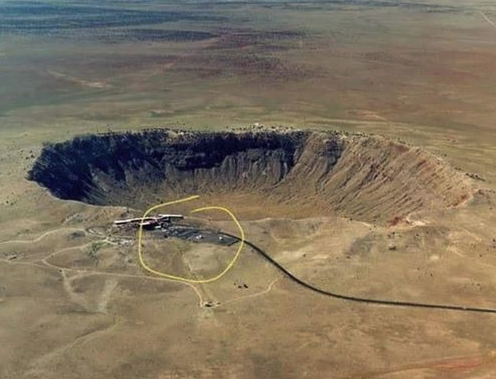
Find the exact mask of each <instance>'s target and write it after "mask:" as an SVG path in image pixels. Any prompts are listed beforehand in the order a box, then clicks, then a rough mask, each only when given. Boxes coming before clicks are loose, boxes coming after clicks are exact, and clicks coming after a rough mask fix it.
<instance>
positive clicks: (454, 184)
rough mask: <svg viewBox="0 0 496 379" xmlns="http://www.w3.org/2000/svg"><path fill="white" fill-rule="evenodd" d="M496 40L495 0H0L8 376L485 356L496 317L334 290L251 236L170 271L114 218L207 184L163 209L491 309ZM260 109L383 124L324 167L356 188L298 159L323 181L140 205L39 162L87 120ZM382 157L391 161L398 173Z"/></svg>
mask: <svg viewBox="0 0 496 379" xmlns="http://www.w3.org/2000/svg"><path fill="white" fill-rule="evenodd" d="M495 58H496V7H495V6H494V5H493V4H491V3H490V2H488V1H482V0H477V1H470V2H467V3H464V2H457V1H454V0H425V1H423V2H422V1H416V0H404V1H393V0H391V1H389V0H384V1H366V0H353V1H325V2H321V1H276V0H274V1H263V0H261V1H250V2H243V1H184V2H182V1H153V0H146V1H117V0H110V1H100V2H97V1H94V0H87V1H83V0H80V1H72V0H71V1H55V0H52V1H41V0H40V1H29V2H27V1H23V2H21V1H5V0H0V377H1V378H8V379H10V378H15V379H17V378H22V379H28V378H29V379H34V378H40V379H45V378H48V379H51V378H64V379H65V378H67V379H72V378H95V379H100V378H101V379H104V378H116V379H117V378H119V379H120V378H147V379H148V378H149V379H152V378H153V379H166V378H241V379H248V378H271V379H272V378H384V379H386V378H388V379H392V378H450V379H451V378H455V379H457V378H480V379H482V378H492V377H494V376H495V375H496V315H494V314H481V313H475V312H461V311H449V310H438V309H415V308H404V307H390V306H378V305H373V304H360V303H352V302H347V301H341V300H337V299H331V298H328V297H325V296H320V295H318V294H315V293H312V292H311V291H308V290H307V289H305V288H302V287H301V286H298V285H297V284H295V283H294V282H291V281H290V280H288V278H287V277H285V276H284V275H282V273H281V272H280V271H278V270H277V269H276V268H275V267H273V266H272V265H270V264H269V263H268V262H267V261H266V260H264V259H263V258H262V257H261V256H259V255H257V254H256V253H255V252H254V251H253V250H252V249H250V248H248V247H247V248H246V249H245V250H243V252H242V254H241V256H240V259H239V260H238V261H237V262H236V265H235V266H234V267H233V269H232V270H231V271H229V273H228V274H227V275H226V276H225V277H223V278H222V279H221V280H219V281H216V282H214V283H210V284H197V285H195V284H184V283H177V282H172V281H167V280H160V279H159V278H157V277H154V276H153V275H151V274H149V273H147V272H146V271H144V270H143V268H142V267H141V266H140V265H139V263H138V257H137V244H136V240H135V237H136V236H135V232H134V231H129V232H125V231H117V230H116V229H115V228H112V222H113V221H114V220H115V219H117V218H120V217H123V216H126V215H134V216H140V215H141V214H142V213H143V212H144V211H145V209H144V206H145V204H152V203H154V202H156V201H157V202H159V201H165V200H168V199H172V198H174V197H179V196H183V195H185V194H186V193H187V194H199V195H200V196H201V198H200V199H199V200H197V201H195V204H187V205H184V206H182V207H177V208H171V209H170V211H171V212H185V213H186V212H187V211H188V210H190V209H192V208H194V207H197V206H203V205H223V206H228V207H229V208H230V209H231V210H232V211H233V212H234V213H235V214H236V215H237V216H238V217H239V219H240V220H241V224H242V225H243V228H244V230H245V232H246V236H247V239H249V240H250V241H252V242H253V243H255V244H256V245H257V246H259V247H261V248H263V249H264V250H265V251H266V252H267V253H268V254H270V255H271V256H272V257H273V258H274V259H275V260H276V261H278V262H280V263H281V264H282V265H284V266H285V267H287V268H288V269H289V270H291V271H292V272H293V273H295V274H296V275H298V276H299V277H301V278H302V279H304V280H306V281H308V282H310V283H312V284H314V285H315V286H318V287H319V288H323V289H326V290H328V291H334V292H338V293H343V294H348V295H353V296H360V297H369V298H375V299H394V300H402V301H410V302H422V303H432V304H453V305H460V306H467V307H481V308H496V298H495V297H494V293H495V289H496V274H495V272H496V270H495V269H496V213H495V211H494V207H495V201H496V194H495V192H494V191H495V190H496V166H495V162H496V147H495V146H496V125H495V120H496V107H495V106H494V104H495V101H494V100H495V97H496V96H495V95H496V86H495V85H494V84H495V83H496V59H495ZM255 123H260V124H263V125H265V126H266V129H267V130H271V128H272V127H277V126H282V128H280V130H284V131H286V128H294V129H295V130H296V129H298V130H306V129H312V130H318V131H325V132H328V131H332V130H338V131H340V132H342V133H343V135H347V136H353V135H355V134H353V133H365V135H367V136H368V135H372V137H371V138H372V141H383V142H381V143H383V145H379V144H374V143H371V145H372V147H373V149H372V150H368V149H369V148H370V144H368V143H365V142H364V146H366V149H365V150H364V151H365V153H363V154H362V153H361V151H360V150H359V149H358V150H353V149H352V150H351V153H353V154H356V156H357V160H356V162H360V164H359V165H357V166H356V170H355V171H353V172H359V173H360V175H362V174H363V176H360V178H361V182H358V181H353V180H351V182H349V181H347V180H344V181H343V182H339V181H338V182H332V181H330V182H329V183H331V184H332V183H340V184H343V183H345V184H343V186H346V184H347V183H352V184H353V186H352V187H349V188H356V189H357V192H356V193H357V195H356V196H354V194H353V193H352V192H350V191H347V192H346V197H339V193H338V192H336V191H337V190H335V191H333V192H326V191H327V190H329V191H330V189H335V188H337V187H333V186H332V185H331V184H329V186H328V187H325V188H324V187H314V188H313V189H314V192H311V194H312V197H311V198H307V197H306V195H305V194H306V193H308V192H306V189H307V186H308V187H309V186H312V185H314V186H315V184H316V183H318V184H321V183H323V182H322V181H320V179H318V178H320V176H319V172H316V171H315V172H314V171H312V170H311V169H312V168H314V167H321V166H319V165H317V164H315V166H313V165H311V166H308V165H307V166H306V167H308V170H309V171H305V170H304V167H305V166H303V163H304V162H305V161H304V160H299V162H300V163H302V166H301V167H300V168H299V171H297V172H300V173H302V175H308V176H303V177H301V176H300V179H301V178H307V177H308V178H314V179H315V178H317V179H315V181H312V182H308V181H305V180H303V179H301V180H299V181H298V180H296V181H294V182H291V183H290V185H287V186H286V187H284V188H283V189H284V191H282V190H277V191H275V192H257V191H255V190H253V191H252V192H250V191H248V190H245V191H239V188H240V187H238V184H237V182H236V183H235V184H233V188H234V190H233V191H229V190H228V188H229V187H228V186H221V185H220V186H219V191H215V188H214V186H212V185H209V186H207V187H202V186H197V187H196V188H188V189H184V188H180V189H179V190H178V191H177V193H174V191H173V190H172V189H171V188H172V187H170V188H169V187H168V188H167V192H164V193H163V194H160V193H158V194H157V192H154V193H153V196H154V197H153V198H152V197H146V199H144V200H143V199H141V200H143V201H142V202H140V201H137V200H140V198H138V197H136V196H134V197H132V198H131V199H130V204H129V205H128V206H127V205H126V204H122V203H115V204H114V203H112V204H110V205H109V204H103V203H102V204H100V205H96V204H95V202H96V201H88V199H86V202H84V201H77V200H62V199H60V198H57V197H56V196H54V195H53V194H52V193H51V192H50V191H49V190H48V189H46V188H44V187H42V186H40V185H39V184H37V183H36V182H34V181H30V180H27V177H28V172H29V171H30V170H31V168H32V167H33V164H34V163H35V162H36V161H37V160H38V159H39V158H40V154H41V151H42V148H43V146H45V144H47V143H49V144H53V143H57V142H61V141H66V140H71V139H72V138H74V137H75V136H77V135H82V134H97V133H104V132H107V131H113V132H119V133H123V132H126V131H138V130H143V129H155V128H158V127H166V128H171V129H173V130H179V129H185V130H201V131H209V132H212V131H229V132H232V131H234V132H236V131H239V130H240V128H245V129H248V130H254V129H256V130H259V128H258V126H257V127H251V125H253V124H255ZM264 130H265V129H264ZM356 135H359V134H356ZM360 135H361V134H360ZM350 138H352V137H350ZM380 146H384V150H381V148H380ZM391 146H393V147H394V146H396V147H395V148H394V149H393V150H391V151H392V152H391V154H390V153H389V151H390V150H388V149H389V148H391ZM398 146H401V147H398ZM417 147H418V148H419V150H417ZM219 149H221V148H219ZM109 151H110V150H109ZM312 151H313V150H312ZM319 151H320V150H319ZM373 151H375V153H374V154H377V155H374V154H373V153H372V152H373ZM402 154H412V155H411V157H415V159H419V161H418V170H414V167H415V165H416V163H415V162H416V161H414V160H413V158H412V160H408V159H406V158H408V157H410V156H409V155H406V156H405V155H402ZM305 157H306V155H303V158H305ZM347 157H348V158H347V159H349V160H347V161H344V162H349V163H350V165H351V164H352V163H353V162H354V161H353V160H352V159H351V158H349V157H350V155H347ZM378 157H381V159H379V158H378ZM370 161H372V162H373V163H374V164H376V165H374V170H375V169H377V170H378V171H379V172H380V173H382V174H383V175H386V174H384V173H385V172H386V171H384V170H382V169H383V168H384V167H387V168H388V170H389V171H387V172H389V173H395V175H391V176H390V177H388V178H389V181H388V183H389V184H388V187H381V185H380V183H381V182H380V181H378V180H379V179H380V178H381V177H380V176H379V179H377V177H376V176H374V175H371V176H370V177H369V176H367V175H366V174H365V171H364V170H365V168H367V167H366V165H367V164H370ZM309 162H312V163H315V162H317V161H314V160H310V161H309ZM318 162H321V161H318ZM342 162H343V161H342ZM436 165H439V167H441V169H440V170H441V171H438V169H436V170H435V172H436V173H437V174H436V175H435V176H433V178H434V179H432V180H430V179H429V178H430V176H429V175H428V174H429V171H428V169H426V167H427V168H430V169H432V167H437V166H436ZM342 166H344V167H342V169H346V167H347V166H346V165H344V164H342ZM295 167H296V166H295ZM302 167H303V168H302ZM336 167H337V166H336ZM406 168H408V170H409V171H405V169H406ZM381 170H382V171H381ZM93 172H94V171H93ZM226 172H229V171H226ZM253 172H256V171H253ZM329 172H330V173H331V174H333V171H332V170H330V171H329ZM329 172H326V175H327V174H329ZM340 172H342V171H340ZM346 172H348V171H346ZM350 172H351V171H350ZM367 172H368V171H367ZM439 172H441V174H439ZM382 174H381V175H382ZM386 176H387V175H386ZM221 177H222V178H224V179H225V177H224V176H221ZM436 178H437V179H436ZM438 178H441V179H443V180H438ZM293 179H294V178H293ZM376 179H377V180H376ZM67 180H68V181H70V180H72V179H71V175H68V176H67ZM194 183H196V182H194ZM325 183H328V182H327V181H325ZM360 183H363V184H367V183H373V185H369V186H367V187H366V191H363V192H361V190H360V188H361V187H360ZM196 184H197V183H196ZM252 184H253V183H252ZM255 184H256V183H255ZM255 184H253V187H250V188H258V184H257V185H255ZM269 184H270V183H266V182H264V185H265V186H266V187H264V188H265V190H266V191H268V190H267V188H269V187H267V186H268V185H269ZM247 188H248V187H247ZM381 188H383V189H384V188H387V189H388V191H386V192H383V193H381V192H380V191H381ZM193 189H194V190H195V191H193ZM193 192H194V193H193ZM267 193H268V194H269V195H270V196H269V195H267ZM465 193H466V194H467V195H466V196H465ZM281 194H283V195H284V196H283V197H284V199H282V198H281V197H278V195H281ZM324 195H325V196H324ZM326 196H328V197H326ZM336 197H339V198H340V199H345V200H347V201H346V202H341V203H340V202H336ZM403 197H404V199H403ZM331 198H332V200H331ZM99 199H100V197H99ZM315 199H319V201H314V200H315ZM326 199H327V200H328V202H327V203H326ZM381 199H383V201H381ZM145 200H146V201H145ZM348 200H349V201H348ZM403 200H404V202H403ZM409 201H410V202H409ZM88 202H93V204H88ZM295 204H296V205H295ZM298 204H300V205H301V206H300V205H298ZM326 204H334V205H335V204H340V206H334V205H333V206H330V205H329V206H327V205H326ZM346 204H352V205H353V207H351V205H350V207H349V208H347V206H346ZM391 204H399V205H398V209H399V210H400V212H395V209H396V208H395V207H393V206H391ZM405 204H410V205H411V204H417V206H414V207H413V208H412V207H410V205H409V206H408V207H407V206H405ZM341 205H342V206H341ZM350 209H351V210H353V211H351V210H350ZM357 209H358V211H357ZM412 209H414V210H413V211H411V212H410V211H409V210H412ZM403 211H404V212H407V211H408V212H407V214H403ZM198 217H202V221H201V222H203V223H207V224H208V225H210V226H211V227H217V228H221V229H222V230H225V231H227V232H232V233H235V232H236V229H235V228H234V226H233V224H232V222H230V221H228V220H227V219H226V218H223V217H222V216H221V215H219V214H216V213H212V214H202V215H198ZM194 221H195V222H197V221H198V220H197V219H194ZM144 242H145V245H146V246H147V247H148V249H147V250H146V251H147V254H148V259H149V260H150V263H152V264H153V265H154V266H155V267H159V268H160V269H161V270H168V269H172V270H178V271H180V272H181V273H183V274H188V273H189V274H192V275H198V276H202V275H209V274H211V273H214V272H217V271H218V270H219V268H221V267H223V264H225V263H226V261H228V260H229V257H230V256H231V254H232V253H233V252H234V250H235V249H234V247H233V249H231V250H230V249H229V248H225V247H216V246H210V245H208V246H207V245H205V246H202V245H201V244H188V243H183V242H181V241H175V240H172V241H167V240H165V239H164V240H163V241H160V240H156V239H153V238H151V237H146V240H145V241H144ZM206 304H209V306H206ZM210 305H213V306H210Z"/></svg>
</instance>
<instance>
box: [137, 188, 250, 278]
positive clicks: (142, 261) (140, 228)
mask: <svg viewBox="0 0 496 379" xmlns="http://www.w3.org/2000/svg"><path fill="white" fill-rule="evenodd" d="M199 197H200V196H198V195H196V196H190V197H186V198H184V199H179V200H175V201H170V202H167V203H163V204H158V205H155V206H153V207H151V208H150V209H148V210H147V211H146V212H145V213H144V214H143V216H142V217H141V219H142V220H144V219H145V218H146V216H148V215H149V214H150V212H153V211H154V210H156V209H159V208H163V207H166V206H168V205H174V204H179V203H184V202H186V201H191V200H195V199H198V198H199ZM208 210H220V211H223V212H225V213H227V214H228V215H229V216H230V217H231V218H232V220H233V221H234V223H235V224H236V227H237V228H238V229H239V233H240V243H239V247H238V251H236V254H234V257H233V259H232V260H231V262H229V264H228V265H227V266H226V267H225V268H224V270H222V271H221V272H220V273H219V274H217V275H216V276H214V277H212V278H208V279H190V278H184V277H182V276H176V275H171V274H166V273H163V272H160V271H157V270H154V269H153V268H151V267H150V266H148V265H147V264H146V262H145V259H144V258H143V251H142V248H141V241H142V237H143V225H142V223H140V226H139V229H138V258H139V262H140V264H141V266H143V268H144V269H145V270H146V271H148V272H151V273H152V274H155V275H158V276H160V277H162V278H167V279H170V280H176V281H179V282H186V283H211V282H215V281H216V280H218V279H220V278H222V277H223V276H224V275H225V274H226V273H227V272H228V271H229V270H230V269H231V268H232V267H233V266H234V263H236V260H237V259H238V257H239V254H240V253H241V250H243V246H244V243H245V232H244V230H243V228H242V227H241V224H240V223H239V221H238V219H237V218H236V216H234V214H233V213H232V212H231V211H230V210H229V209H227V208H225V207H217V206H209V207H202V208H196V209H193V210H192V211H191V212H190V213H197V212H204V211H208Z"/></svg>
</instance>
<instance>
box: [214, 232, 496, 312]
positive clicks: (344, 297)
mask: <svg viewBox="0 0 496 379" xmlns="http://www.w3.org/2000/svg"><path fill="white" fill-rule="evenodd" d="M222 234H224V235H226V236H228V237H231V238H235V239H237V240H238V241H240V238H239V237H237V236H235V235H232V234H229V233H224V232H223V233H222ZM244 243H245V244H246V245H248V246H250V247H251V248H252V249H253V250H255V251H256V252H257V253H258V254H260V255H262V256H263V257H264V258H265V259H266V260H267V261H269V262H270V263H271V264H272V265H273V266H275V267H276V268H277V269H279V270H280V271H281V272H282V273H283V274H284V275H286V277H288V278H289V279H290V280H292V281H293V282H295V283H297V284H299V285H300V286H302V287H304V288H306V289H308V290H310V291H312V292H315V293H318V294H320V295H324V296H329V297H332V298H335V299H340V300H346V301H353V302H357V303H365V304H375V305H385V306H390V307H409V308H430V309H441V310H449V311H458V312H478V313H496V309H494V308H478V307H473V306H462V305H451V304H429V303H415V302H410V301H397V300H382V299H371V298H366V297H357V296H351V295H346V294H339V293H335V292H330V291H326V290H323V289H321V288H318V287H315V286H314V285H312V284H310V283H308V282H305V281H304V280H302V279H300V278H298V277H297V276H295V275H294V274H293V273H291V272H290V271H289V270H288V269H286V268H285V267H284V266H282V265H281V264H280V263H278V262H277V261H275V260H274V259H273V258H272V257H271V256H270V255H269V254H267V253H266V252H265V251H264V250H262V249H261V248H259V247H258V246H256V245H255V244H253V243H252V242H250V241H247V240H245V241H244Z"/></svg>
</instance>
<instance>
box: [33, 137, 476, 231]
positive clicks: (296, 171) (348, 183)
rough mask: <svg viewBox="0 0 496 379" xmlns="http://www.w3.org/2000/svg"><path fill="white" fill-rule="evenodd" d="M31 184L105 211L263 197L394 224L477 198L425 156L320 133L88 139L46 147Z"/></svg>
mask: <svg viewBox="0 0 496 379" xmlns="http://www.w3.org/2000/svg"><path fill="white" fill-rule="evenodd" d="M29 179H31V180H34V181H36V182H38V183H39V184H41V185H43V186H44V187H46V188H48V189H49V190H50V192H51V193H52V194H53V195H55V196H57V197H59V198H61V199H70V200H78V201H82V202H86V203H90V204H96V205H125V206H136V207H143V206H146V205H152V204H154V203H156V202H157V201H159V200H160V199H162V198H163V197H164V196H175V197H177V196H181V195H188V194H196V193H202V194H205V193H211V194H218V193H236V194H243V193H257V194H260V195H262V196H263V197H264V198H265V199H267V201H268V203H269V204H281V203H283V204H288V206H289V205H292V206H294V207H297V206H301V205H307V206H311V207H312V208H313V209H314V210H315V214H332V213H336V214H340V215H344V216H347V217H350V218H356V219H359V220H363V221H369V222H379V223H393V224H394V223H398V222H401V221H402V220H403V219H404V218H405V217H406V216H407V215H408V214H409V213H410V212H412V211H416V210H420V209H426V208H427V207H430V208H432V207H434V208H439V207H452V206H457V205H459V204H461V203H463V202H465V201H466V200H468V199H469V198H470V197H471V196H472V192H473V188H472V186H471V182H470V180H469V179H468V177H467V176H466V175H464V174H462V173H461V172H457V171H456V170H454V169H453V168H452V167H450V166H449V165H448V164H446V163H445V162H443V161H442V160H441V159H439V158H437V157H435V156H433V155H432V154H428V153H426V152H425V151H423V150H422V149H419V148H413V147H409V146H407V145H404V144H402V143H399V142H393V141H390V140H387V139H385V138H383V137H379V136H370V135H362V134H350V135H348V134H340V133H337V132H317V131H264V130H262V131H243V132H208V133H207V132H183V131H179V132H178V131H171V130H165V129H159V130H152V131H144V132H139V133H112V134H102V135H87V136H81V137H76V138H74V139H73V140H70V141H66V142H62V143H55V144H47V145H45V147H44V149H43V150H42V153H41V155H40V157H39V158H38V159H37V160H36V162H35V163H34V165H33V167H32V169H31V171H30V173H29Z"/></svg>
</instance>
